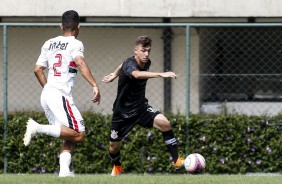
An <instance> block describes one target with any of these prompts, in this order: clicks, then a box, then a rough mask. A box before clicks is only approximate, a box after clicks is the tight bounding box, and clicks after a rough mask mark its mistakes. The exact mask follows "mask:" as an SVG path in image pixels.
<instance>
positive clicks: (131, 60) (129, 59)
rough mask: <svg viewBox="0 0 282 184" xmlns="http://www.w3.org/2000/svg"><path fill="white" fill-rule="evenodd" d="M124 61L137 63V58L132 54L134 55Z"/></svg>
mask: <svg viewBox="0 0 282 184" xmlns="http://www.w3.org/2000/svg"><path fill="white" fill-rule="evenodd" d="M124 63H136V60H135V57H134V56H132V57H129V58H127V59H126V60H125V61H124Z"/></svg>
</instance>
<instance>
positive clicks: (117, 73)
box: [102, 64, 122, 83]
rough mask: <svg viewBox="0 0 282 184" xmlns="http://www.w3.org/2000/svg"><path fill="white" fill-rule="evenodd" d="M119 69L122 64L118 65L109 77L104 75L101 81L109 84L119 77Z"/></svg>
mask: <svg viewBox="0 0 282 184" xmlns="http://www.w3.org/2000/svg"><path fill="white" fill-rule="evenodd" d="M121 67H122V64H120V65H119V66H118V67H117V68H116V70H115V71H114V72H113V73H110V74H109V75H106V76H105V77H104V78H103V80H102V81H103V82H105V83H109V82H112V81H114V80H115V79H116V78H117V77H118V76H119V74H120V72H121Z"/></svg>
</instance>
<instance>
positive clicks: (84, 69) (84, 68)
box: [74, 56, 101, 105]
mask: <svg viewBox="0 0 282 184" xmlns="http://www.w3.org/2000/svg"><path fill="white" fill-rule="evenodd" d="M74 61H75V64H76V66H77V67H78V68H79V70H80V72H81V74H82V76H83V77H84V78H85V79H86V80H87V81H88V82H89V83H90V85H91V86H92V87H93V97H92V99H91V101H92V102H94V103H95V102H97V103H98V105H99V104H100V100H101V96H100V89H99V86H98V84H97V82H96V80H95V79H94V77H93V75H92V73H91V71H90V69H89V67H88V65H87V64H86V62H85V59H84V57H82V56H77V57H75V59H74Z"/></svg>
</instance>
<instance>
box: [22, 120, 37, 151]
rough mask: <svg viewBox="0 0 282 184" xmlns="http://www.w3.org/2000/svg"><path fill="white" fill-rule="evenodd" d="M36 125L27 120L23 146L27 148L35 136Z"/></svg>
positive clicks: (32, 121)
mask: <svg viewBox="0 0 282 184" xmlns="http://www.w3.org/2000/svg"><path fill="white" fill-rule="evenodd" d="M37 126H38V123H37V122H36V121H34V120H33V119H31V118H29V120H28V121H27V123H26V132H25V134H24V138H23V141H24V145H25V146H27V145H29V143H30V140H31V138H32V137H34V136H35V135H36V132H37Z"/></svg>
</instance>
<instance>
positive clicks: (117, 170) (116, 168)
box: [111, 165, 124, 176]
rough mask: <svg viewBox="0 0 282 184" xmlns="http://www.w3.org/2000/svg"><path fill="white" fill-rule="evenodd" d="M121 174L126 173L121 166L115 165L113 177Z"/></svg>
mask: <svg viewBox="0 0 282 184" xmlns="http://www.w3.org/2000/svg"><path fill="white" fill-rule="evenodd" d="M121 172H124V171H123V170H122V166H121V165H114V167H113V170H112V174H111V175H112V176H119V175H120V173H121Z"/></svg>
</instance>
